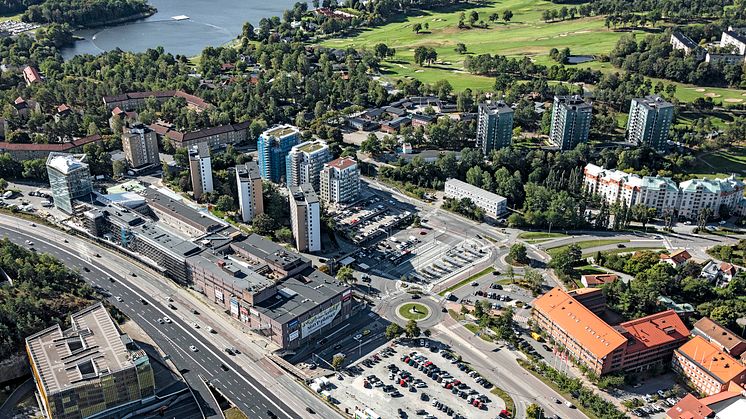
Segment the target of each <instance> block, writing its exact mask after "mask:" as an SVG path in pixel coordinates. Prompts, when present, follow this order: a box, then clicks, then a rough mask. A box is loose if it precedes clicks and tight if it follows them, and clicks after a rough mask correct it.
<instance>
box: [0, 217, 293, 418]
mask: <svg viewBox="0 0 746 419" xmlns="http://www.w3.org/2000/svg"><path fill="white" fill-rule="evenodd" d="M5 228H6V229H8V230H11V231H14V232H15V233H16V234H18V235H21V236H26V237H29V238H37V237H36V236H32V235H30V234H28V233H25V232H22V231H19V230H17V229H14V228H11V227H7V226H6V227H5ZM37 239H38V238H37ZM47 244H48V245H49V246H51V247H54V248H55V249H57V250H59V251H61V252H63V253H65V254H68V255H72V256H73V257H75V258H78V259H81V258H79V257H78V255H75V254H72V253H71V252H70V251H69V250H67V249H64V248H61V247H59V246H57V245H55V244H52V243H51V242H49V243H47ZM91 266H92V267H93V268H94V269H96V270H98V271H99V272H101V273H103V274H107V272H106V271H104V270H103V269H101V268H99V267H98V266H95V265H93V264H91ZM119 283H120V284H121V285H122V286H123V287H125V288H127V289H128V290H129V291H130V292H131V293H133V294H135V295H136V296H138V297H139V298H143V299H145V297H144V296H143V295H141V294H140V293H139V292H137V291H135V290H134V289H132V287H130V286H129V285H128V284H127V283H126V282H124V281H122V280H120V281H119ZM153 309H155V310H156V311H158V312H159V313H161V314H162V315H164V316H165V315H166V312H164V311H163V310H161V309H160V308H159V307H156V306H153ZM174 324H175V325H178V327H179V328H181V329H182V330H183V331H184V332H185V334H187V335H188V336H189V337H191V338H192V339H194V340H195V342H196V343H199V344H200V345H202V344H201V343H200V342H199V340H198V339H197V338H195V337H194V335H193V334H192V333H191V332H190V331H189V330H188V329H187V328H186V327H184V326H182V325H180V324H177V323H175V322H174ZM202 346H204V345H202ZM204 347H205V350H207V351H208V352H210V353H211V354H212V355H213V356H214V357H215V358H217V359H219V360H220V361H222V362H223V363H226V361H225V360H224V359H223V358H221V357H220V356H218V354H216V353H215V351H213V350H212V349H211V348H209V347H207V346H204ZM236 375H237V376H238V377H239V378H241V380H242V381H244V382H245V383H246V384H248V385H249V386H250V387H251V388H252V389H254V391H256V392H257V393H259V394H260V395H261V396H262V397H263V398H265V399H266V400H267V401H269V402H270V403H271V404H272V406H274V407H275V408H276V409H277V410H279V411H280V412H282V413H283V414H284V415H285V416H292V415H290V414H289V413H288V412H286V411H285V410H284V409H283V408H281V407H280V406H278V405H277V404H276V403H275V401H274V400H272V399H270V398H269V397H267V395H266V394H265V393H264V392H263V391H261V390H260V389H259V388H258V387H257V386H255V385H254V384H253V383H251V382H250V381H249V380H248V379H247V378H246V377H244V376H243V375H241V374H238V373H237V372H236ZM265 390H266V389H265Z"/></svg>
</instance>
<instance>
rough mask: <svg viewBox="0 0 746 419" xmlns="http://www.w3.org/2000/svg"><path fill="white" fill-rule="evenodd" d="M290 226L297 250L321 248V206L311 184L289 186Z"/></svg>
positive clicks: (308, 250)
mask: <svg viewBox="0 0 746 419" xmlns="http://www.w3.org/2000/svg"><path fill="white" fill-rule="evenodd" d="M288 192H289V193H290V226H291V227H292V230H293V237H294V238H295V247H296V248H297V249H298V251H299V252H318V251H319V250H321V207H320V205H319V198H318V197H317V196H316V192H314V190H313V188H312V187H311V184H309V183H304V184H302V185H300V186H289V187H288Z"/></svg>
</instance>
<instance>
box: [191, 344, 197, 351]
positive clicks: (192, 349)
mask: <svg viewBox="0 0 746 419" xmlns="http://www.w3.org/2000/svg"><path fill="white" fill-rule="evenodd" d="M189 350H190V351H192V352H197V347H196V346H194V345H189Z"/></svg>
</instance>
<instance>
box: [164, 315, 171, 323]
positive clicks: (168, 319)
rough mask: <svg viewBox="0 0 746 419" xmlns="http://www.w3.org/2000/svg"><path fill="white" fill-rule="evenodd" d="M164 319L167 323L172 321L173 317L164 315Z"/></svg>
mask: <svg viewBox="0 0 746 419" xmlns="http://www.w3.org/2000/svg"><path fill="white" fill-rule="evenodd" d="M163 321H164V322H166V323H171V318H170V317H168V316H163Z"/></svg>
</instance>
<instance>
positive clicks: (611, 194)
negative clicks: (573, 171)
mask: <svg viewBox="0 0 746 419" xmlns="http://www.w3.org/2000/svg"><path fill="white" fill-rule="evenodd" d="M583 185H584V187H585V189H586V190H587V191H588V192H590V193H591V194H594V195H599V196H601V197H603V198H604V199H605V200H606V202H608V203H609V204H614V203H620V204H621V203H626V204H627V206H628V207H632V206H633V205H637V204H643V205H645V206H646V207H648V208H654V209H655V210H656V213H657V215H662V214H663V213H665V212H667V211H674V212H675V213H677V214H678V216H679V217H681V218H688V219H694V218H697V215H698V214H699V212H700V211H702V210H703V209H704V208H709V209H710V210H711V213H710V214H711V216H712V217H718V216H722V215H723V212H722V210H723V209H727V211H729V212H730V213H734V214H735V213H738V214H741V213H743V212H744V209H746V204H745V202H744V201H745V200H744V197H743V193H744V183H743V182H742V181H740V180H738V179H736V177H735V175H733V176H730V177H727V178H724V179H693V180H687V181H685V182H681V183H680V184H678V185H677V184H676V183H675V182H674V181H673V180H671V178H667V177H662V176H643V177H640V176H638V175H635V174H629V173H626V172H622V171H620V170H614V169H604V168H603V167H599V166H596V165H595V164H588V165H586V166H585V169H584V177H583Z"/></svg>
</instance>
